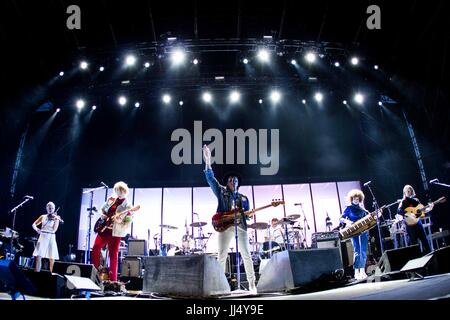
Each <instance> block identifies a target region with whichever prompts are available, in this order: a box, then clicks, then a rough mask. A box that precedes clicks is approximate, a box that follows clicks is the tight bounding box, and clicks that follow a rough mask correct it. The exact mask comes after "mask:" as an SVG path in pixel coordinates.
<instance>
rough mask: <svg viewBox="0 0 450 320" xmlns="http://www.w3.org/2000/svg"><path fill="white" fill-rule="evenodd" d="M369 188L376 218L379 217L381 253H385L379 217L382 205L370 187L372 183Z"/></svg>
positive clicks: (378, 227)
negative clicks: (380, 205)
mask: <svg viewBox="0 0 450 320" xmlns="http://www.w3.org/2000/svg"><path fill="white" fill-rule="evenodd" d="M367 188H368V189H369V191H370V194H371V195H372V199H373V202H372V208H373V209H374V210H375V214H376V219H377V229H378V237H379V238H380V249H381V255H382V254H383V253H384V245H383V239H382V237H381V228H380V219H379V218H378V211H379V210H380V207H379V205H378V202H377V199H376V198H375V195H374V194H373V192H372V188H371V187H370V184H368V185H367Z"/></svg>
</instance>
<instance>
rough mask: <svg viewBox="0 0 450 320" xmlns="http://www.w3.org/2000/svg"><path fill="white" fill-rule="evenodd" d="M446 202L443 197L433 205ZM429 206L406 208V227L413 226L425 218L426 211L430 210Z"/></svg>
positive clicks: (420, 205) (421, 205)
mask: <svg viewBox="0 0 450 320" xmlns="http://www.w3.org/2000/svg"><path fill="white" fill-rule="evenodd" d="M445 201H447V199H446V198H445V197H440V198H439V199H437V200H436V201H434V202H433V204H437V203H442V202H445ZM430 205H431V204H429V205H427V206H424V205H423V204H419V205H417V206H416V207H414V208H413V207H409V208H406V209H405V210H404V211H405V222H406V224H407V225H408V226H415V225H416V224H417V223H418V222H419V219H420V218H423V217H425V213H426V211H427V210H428V209H429V208H430Z"/></svg>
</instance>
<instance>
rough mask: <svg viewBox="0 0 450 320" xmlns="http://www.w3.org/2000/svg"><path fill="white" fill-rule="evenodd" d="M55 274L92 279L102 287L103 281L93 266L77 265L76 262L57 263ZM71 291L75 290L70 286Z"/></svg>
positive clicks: (54, 267)
mask: <svg viewBox="0 0 450 320" xmlns="http://www.w3.org/2000/svg"><path fill="white" fill-rule="evenodd" d="M53 272H54V273H58V274H60V275H62V276H65V275H69V276H77V277H83V278H89V279H91V280H92V281H93V282H94V283H95V284H97V285H101V280H100V277H99V275H98V272H97V269H96V268H95V267H94V265H92V264H84V263H76V262H62V261H55V264H54V266H53ZM68 288H69V289H74V288H73V287H72V286H71V285H70V284H68Z"/></svg>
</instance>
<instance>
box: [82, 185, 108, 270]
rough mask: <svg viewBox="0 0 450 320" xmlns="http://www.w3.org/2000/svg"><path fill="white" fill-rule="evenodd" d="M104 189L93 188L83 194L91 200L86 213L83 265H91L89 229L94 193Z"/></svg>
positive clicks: (90, 227)
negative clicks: (87, 217) (86, 224)
mask: <svg viewBox="0 0 450 320" xmlns="http://www.w3.org/2000/svg"><path fill="white" fill-rule="evenodd" d="M105 188H106V187H105V186H101V187H98V188H93V189H90V190H86V191H84V192H83V194H88V193H90V194H91V199H90V202H89V209H88V212H89V219H88V223H89V224H88V232H87V239H86V242H87V246H86V247H85V249H84V263H85V264H89V263H91V256H90V252H91V229H92V226H91V225H92V215H93V213H92V210H93V208H94V191H97V190H101V189H105Z"/></svg>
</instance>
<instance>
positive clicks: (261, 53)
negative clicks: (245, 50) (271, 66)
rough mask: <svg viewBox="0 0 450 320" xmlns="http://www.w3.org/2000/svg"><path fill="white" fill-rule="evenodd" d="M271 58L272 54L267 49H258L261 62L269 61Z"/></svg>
mask: <svg viewBox="0 0 450 320" xmlns="http://www.w3.org/2000/svg"><path fill="white" fill-rule="evenodd" d="M269 58H270V55H269V52H268V51H267V50H266V49H260V50H259V51H258V59H259V60H260V61H261V62H269Z"/></svg>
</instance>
